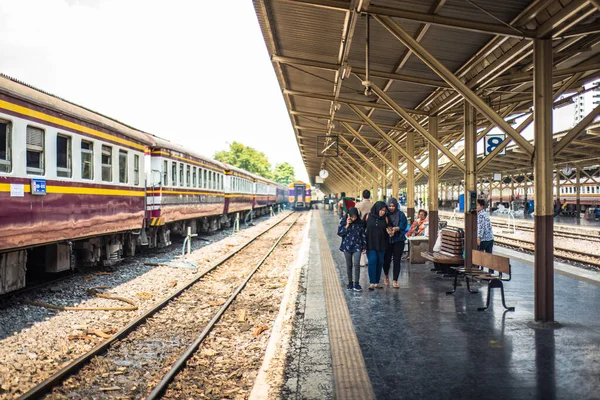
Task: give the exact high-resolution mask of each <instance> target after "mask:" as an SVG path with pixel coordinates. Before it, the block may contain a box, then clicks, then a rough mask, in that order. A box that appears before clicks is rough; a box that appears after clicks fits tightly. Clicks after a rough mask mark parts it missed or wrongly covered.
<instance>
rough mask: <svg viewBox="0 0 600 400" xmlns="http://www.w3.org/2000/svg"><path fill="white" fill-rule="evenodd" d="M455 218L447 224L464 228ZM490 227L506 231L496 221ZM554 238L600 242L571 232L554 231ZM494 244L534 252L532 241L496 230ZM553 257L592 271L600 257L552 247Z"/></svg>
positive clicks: (526, 229)
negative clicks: (587, 267) (586, 267)
mask: <svg viewBox="0 0 600 400" xmlns="http://www.w3.org/2000/svg"><path fill="white" fill-rule="evenodd" d="M454 217H455V218H456V222H455V223H451V222H452V221H451V220H449V221H450V222H449V224H450V225H452V226H457V227H461V228H462V227H464V222H458V221H463V220H464V218H463V217H462V216H460V217H459V216H456V215H455V216H454ZM492 226H493V227H495V228H499V229H500V228H504V229H506V227H507V224H505V223H504V224H503V223H499V222H498V221H497V220H496V221H492ZM516 229H517V230H519V231H524V232H528V233H533V226H523V225H517V226H516ZM554 237H555V238H566V239H577V240H587V241H590V242H593V243H597V242H600V239H599V238H598V236H595V235H590V234H586V233H581V234H576V233H571V232H564V231H561V230H556V229H555V230H554ZM494 243H495V244H498V245H502V246H505V247H509V248H514V249H517V250H526V251H530V252H532V253H533V252H535V246H534V244H535V243H534V241H533V240H528V239H525V238H515V237H511V236H508V235H506V234H503V233H499V232H498V230H495V231H494ZM554 257H555V258H557V259H560V260H564V261H567V262H571V263H577V264H582V265H584V266H589V267H591V268H593V269H596V270H598V269H600V255H595V254H591V253H590V252H586V251H581V250H577V249H573V248H566V247H562V246H559V245H556V244H555V245H554Z"/></svg>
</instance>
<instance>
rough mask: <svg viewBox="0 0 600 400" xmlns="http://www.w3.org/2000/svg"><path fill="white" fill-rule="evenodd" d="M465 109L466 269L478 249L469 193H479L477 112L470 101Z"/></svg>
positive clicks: (475, 212)
mask: <svg viewBox="0 0 600 400" xmlns="http://www.w3.org/2000/svg"><path fill="white" fill-rule="evenodd" d="M464 107H465V120H464V122H465V168H466V171H465V188H464V193H465V267H466V268H470V267H471V266H472V265H473V254H472V253H473V249H476V248H477V210H468V202H469V192H470V191H473V190H475V191H477V111H476V110H475V108H474V107H473V106H472V105H471V103H469V102H468V101H466V100H465V101H464Z"/></svg>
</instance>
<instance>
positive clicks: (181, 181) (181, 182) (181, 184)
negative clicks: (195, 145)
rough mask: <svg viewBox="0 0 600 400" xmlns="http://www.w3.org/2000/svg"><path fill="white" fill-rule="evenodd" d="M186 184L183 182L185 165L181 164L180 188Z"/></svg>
mask: <svg viewBox="0 0 600 400" xmlns="http://www.w3.org/2000/svg"><path fill="white" fill-rule="evenodd" d="M183 185H185V183H184V182H183V164H182V163H179V186H183Z"/></svg>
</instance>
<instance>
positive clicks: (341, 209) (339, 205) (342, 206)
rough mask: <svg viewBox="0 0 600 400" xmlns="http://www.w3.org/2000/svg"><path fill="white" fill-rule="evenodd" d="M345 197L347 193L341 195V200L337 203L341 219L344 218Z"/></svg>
mask: <svg viewBox="0 0 600 400" xmlns="http://www.w3.org/2000/svg"><path fill="white" fill-rule="evenodd" d="M344 197H346V192H342V193H341V195H340V200H339V201H338V203H337V209H338V213H339V215H340V218H341V217H343V216H344Z"/></svg>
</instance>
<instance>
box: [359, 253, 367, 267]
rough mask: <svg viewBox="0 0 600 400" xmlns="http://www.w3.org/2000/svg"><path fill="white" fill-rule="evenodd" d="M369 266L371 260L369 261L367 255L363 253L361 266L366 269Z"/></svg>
mask: <svg viewBox="0 0 600 400" xmlns="http://www.w3.org/2000/svg"><path fill="white" fill-rule="evenodd" d="M368 264H369V260H368V259H367V255H366V254H365V253H362V254H361V255H360V266H361V267H366V266H367V265H368Z"/></svg>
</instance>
